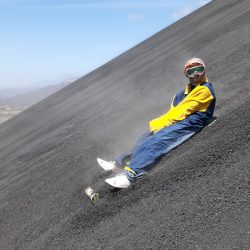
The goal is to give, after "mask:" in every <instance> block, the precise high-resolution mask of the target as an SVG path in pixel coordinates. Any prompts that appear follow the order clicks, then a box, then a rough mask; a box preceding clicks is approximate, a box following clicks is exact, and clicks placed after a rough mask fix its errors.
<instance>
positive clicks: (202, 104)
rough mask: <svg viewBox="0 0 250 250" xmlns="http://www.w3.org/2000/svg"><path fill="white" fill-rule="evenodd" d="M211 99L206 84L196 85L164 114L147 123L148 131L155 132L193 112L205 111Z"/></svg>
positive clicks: (211, 96)
mask: <svg viewBox="0 0 250 250" xmlns="http://www.w3.org/2000/svg"><path fill="white" fill-rule="evenodd" d="M212 100H213V95H212V94H211V92H210V90H209V89H208V88H207V87H206V86H198V87H196V88H195V89H194V90H193V91H192V92H191V93H190V94H189V95H188V96H187V97H186V98H185V99H184V100H183V101H182V102H180V103H179V104H178V105H177V106H175V107H172V108H171V109H170V110H169V111H168V112H167V113H166V114H165V115H163V116H160V117H158V118H156V119H154V120H152V121H151V122H150V123H149V126H150V131H151V132H157V131H159V130H161V129H162V128H164V127H168V126H170V125H173V124H175V123H176V122H179V121H182V120H184V119H186V118H187V117H188V116H189V115H191V114H193V113H195V112H205V111H206V110H207V108H208V106H209V105H210V103H211V101H212Z"/></svg>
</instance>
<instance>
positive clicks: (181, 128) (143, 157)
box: [125, 122, 202, 181]
mask: <svg viewBox="0 0 250 250" xmlns="http://www.w3.org/2000/svg"><path fill="white" fill-rule="evenodd" d="M201 129H202V127H200V126H190V125H187V124H185V123H184V124H182V123H181V122H180V123H176V124H174V125H172V126H169V127H166V128H164V129H162V130H160V131H158V132H157V133H155V134H154V135H152V136H151V137H149V138H148V139H147V140H146V141H144V143H141V144H139V145H137V146H136V147H135V148H134V149H133V154H132V155H131V160H130V163H129V167H130V168H131V169H132V170H134V172H135V173H136V175H133V174H131V172H128V171H125V174H126V175H127V176H128V178H129V179H130V180H132V181H133V180H135V179H136V178H138V177H140V176H142V175H143V173H145V169H146V167H147V166H148V165H150V164H152V163H153V162H154V161H155V160H156V159H157V158H159V157H160V156H162V155H164V154H166V153H168V152H169V151H170V150H171V149H173V148H175V147H177V146H179V145H180V144H181V143H183V142H184V141H186V140H187V139H189V138H190V137H191V136H193V135H194V134H195V133H197V132H198V131H200V130H201Z"/></svg>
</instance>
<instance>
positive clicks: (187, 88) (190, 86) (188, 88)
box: [184, 77, 208, 95]
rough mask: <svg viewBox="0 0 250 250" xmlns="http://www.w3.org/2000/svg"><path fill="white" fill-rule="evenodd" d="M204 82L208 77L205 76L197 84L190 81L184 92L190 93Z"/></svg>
mask: <svg viewBox="0 0 250 250" xmlns="http://www.w3.org/2000/svg"><path fill="white" fill-rule="evenodd" d="M204 82H208V79H207V78H206V77H204V78H203V79H202V80H201V81H200V82H199V83H198V84H197V85H196V86H194V85H192V84H190V83H189V84H188V85H187V87H186V89H185V93H184V94H185V95H188V94H189V93H190V92H191V91H192V90H193V89H194V88H195V87H197V86H200V85H201V84H202V83H204Z"/></svg>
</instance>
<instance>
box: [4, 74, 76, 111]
mask: <svg viewBox="0 0 250 250" xmlns="http://www.w3.org/2000/svg"><path fill="white" fill-rule="evenodd" d="M75 80H76V78H70V79H67V80H65V81H64V82H62V83H60V84H56V85H49V86H46V87H43V88H40V89H38V90H32V91H29V92H25V93H23V94H17V95H14V96H5V95H7V94H6V93H10V91H9V92H8V91H7V90H5V92H4V93H3V94H4V95H1V94H2V93H0V105H1V106H3V105H4V106H5V105H8V106H31V105H33V104H35V103H37V102H39V101H41V100H43V99H44V98H46V97H48V96H50V95H52V94H53V93H55V92H57V91H59V90H60V89H62V88H64V87H66V86H67V85H69V84H70V83H72V82H73V81H75ZM13 93H15V90H13Z"/></svg>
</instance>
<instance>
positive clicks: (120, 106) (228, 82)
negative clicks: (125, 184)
mask: <svg viewBox="0 0 250 250" xmlns="http://www.w3.org/2000/svg"><path fill="white" fill-rule="evenodd" d="M249 52H250V2H249V1H248V0H237V1H236V0H227V1H223V0H215V1H213V2H212V3H210V4H208V5H206V6H204V7H203V8H202V9H200V10H198V11H196V12H194V13H192V14H191V15H189V16H187V17H186V18H184V19H182V20H180V21H179V22H177V23H176V24H174V25H172V26H170V27H169V28H167V29H165V30H163V31H162V32H160V33H158V34H156V35H155V36H153V37H151V38H150V39H148V40H146V41H144V42H143V43H141V44H139V45H138V46H136V47H135V48H133V49H131V50H129V51H128V52H126V53H124V54H123V55H121V56H120V57H118V58H116V59H114V60H112V61H111V62H109V63H108V64H106V65H104V66H102V67H101V68H99V69H97V70H95V71H94V72H92V73H91V74H89V75H87V76H85V77H83V78H81V79H79V80H78V81H76V82H75V83H73V84H71V85H70V86H68V87H66V88H65V89H63V90H62V91H60V92H58V93H56V94H54V95H52V96H51V97H49V98H47V99H45V100H44V101H42V102H40V103H39V104H37V105H35V106H33V107H31V108H29V109H28V110H26V111H25V112H23V113H22V114H20V115H18V116H17V117H15V118H13V119H11V120H9V121H7V122H6V123H5V124H3V125H1V126H0V159H1V161H0V220H1V222H0V223H1V229H0V249H3V250H7V249H213V250H214V249H218V250H221V249H249V246H250V204H249V183H250V182H249V166H250V156H249V141H250V128H249V126H250V125H249V124H250V112H249V105H250V101H249V88H250V87H249V86H250V84H249V77H250V73H249V72H250V57H249ZM193 56H196V57H201V58H203V59H204V60H205V62H206V64H207V72H208V77H209V80H210V81H211V82H212V83H213V84H214V87H215V89H216V93H217V100H218V101H217V107H216V113H215V115H216V116H218V121H217V122H216V123H215V124H214V125H213V126H210V127H207V128H206V129H204V130H203V131H202V132H201V133H199V134H198V135H196V136H195V137H194V138H192V139H191V140H189V141H188V142H186V143H185V144H183V145H182V146H180V147H178V148H177V149H175V150H173V151H172V152H171V153H170V154H168V155H167V156H165V157H163V159H162V160H161V161H160V162H159V163H158V164H157V166H156V167H155V168H154V169H153V170H152V171H151V172H150V173H149V175H148V176H147V177H145V178H144V179H143V180H141V181H139V182H137V183H136V184H135V185H134V186H132V187H131V188H130V189H128V190H120V191H116V190H112V188H110V187H108V186H107V185H106V184H105V183H104V182H103V180H104V178H105V177H106V176H107V175H106V174H104V173H103V172H102V171H101V169H99V168H98V166H97V163H96V157H102V158H105V159H113V157H115V156H116V155H117V154H119V153H122V152H123V151H124V150H127V149H128V148H129V147H131V146H132V145H133V143H134V142H135V140H136V138H137V136H138V135H140V134H141V133H143V132H144V131H145V130H146V129H147V126H148V125H147V122H148V121H150V120H151V119H152V118H155V117H157V116H159V115H161V114H163V113H164V112H166V111H167V109H168V107H169V105H170V103H171V100H172V97H173V95H174V94H175V93H176V92H177V91H178V90H179V89H180V88H183V87H184V86H185V85H186V83H187V82H186V79H185V77H184V76H183V64H184V63H185V61H186V60H187V59H188V58H189V57H193ZM89 185H90V186H92V187H94V188H95V189H97V190H99V191H100V195H101V199H100V201H99V202H98V203H97V204H96V205H92V204H91V203H90V202H89V200H88V199H87V197H86V196H85V195H84V194H83V191H84V188H86V187H87V186H89Z"/></svg>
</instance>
